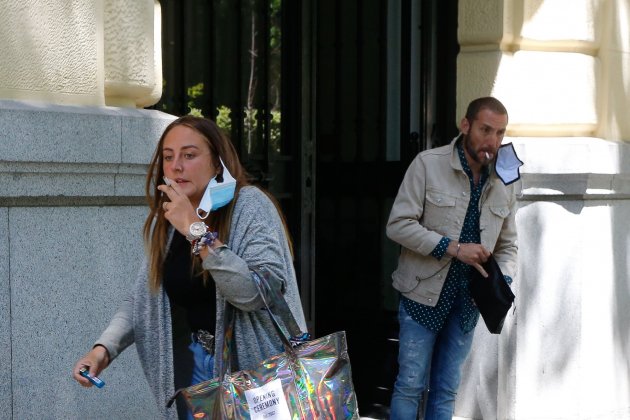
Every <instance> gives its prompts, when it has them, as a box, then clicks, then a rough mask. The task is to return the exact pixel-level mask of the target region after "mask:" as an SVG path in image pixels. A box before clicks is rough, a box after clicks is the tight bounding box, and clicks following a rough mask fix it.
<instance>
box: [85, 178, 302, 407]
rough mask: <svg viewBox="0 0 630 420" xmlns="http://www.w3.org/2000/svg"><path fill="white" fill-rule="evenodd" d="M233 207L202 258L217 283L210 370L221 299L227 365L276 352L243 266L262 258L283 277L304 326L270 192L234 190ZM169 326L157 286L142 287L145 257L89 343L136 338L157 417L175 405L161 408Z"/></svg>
mask: <svg viewBox="0 0 630 420" xmlns="http://www.w3.org/2000/svg"><path fill="white" fill-rule="evenodd" d="M236 200H237V201H236V203H235V206H234V211H233V214H232V223H231V228H230V236H229V240H228V242H227V246H225V247H221V248H219V249H217V250H216V251H215V252H211V253H210V254H209V255H208V257H206V259H205V260H204V262H203V267H204V269H206V270H208V271H209V272H210V273H211V275H212V278H213V279H214V282H215V284H216V289H217V297H216V299H217V300H216V308H217V309H216V329H215V335H216V337H217V339H216V341H215V354H216V355H217V357H215V360H214V361H215V364H214V375H215V377H216V376H218V375H219V372H220V368H221V366H220V363H221V356H220V355H221V354H222V349H223V319H224V304H225V301H226V300H227V301H228V302H230V303H231V304H232V305H234V306H235V307H237V308H238V309H240V310H238V311H234V312H235V324H234V339H235V342H236V359H237V360H238V363H237V364H236V365H234V364H233V365H232V370H233V371H235V370H244V369H250V368H253V367H254V366H256V365H257V364H258V363H259V362H260V361H262V360H264V359H266V358H268V357H270V356H272V355H274V354H277V353H279V352H280V351H281V349H282V344H281V341H280V340H279V338H278V337H277V335H276V333H275V330H274V329H273V326H272V324H271V322H270V320H269V317H268V315H267V313H266V312H264V311H262V310H261V309H260V308H261V307H263V304H262V300H261V299H260V296H259V295H258V292H257V289H256V286H255V285H254V283H253V280H252V278H251V272H250V271H249V266H257V267H258V266H262V267H264V268H265V269H267V270H269V271H270V272H271V273H273V274H275V276H276V277H277V278H279V279H283V281H284V282H283V283H284V284H272V285H271V286H272V287H278V288H281V289H282V290H283V291H284V297H285V299H286V301H287V303H288V304H289V307H290V308H291V312H292V313H293V315H294V317H295V319H296V321H297V322H298V325H299V326H300V327H301V328H302V330H303V331H306V323H305V320H304V313H303V310H302V304H301V301H300V297H299V291H298V286H297V281H296V277H295V271H294V268H293V259H292V257H291V253H290V251H289V246H288V242H287V238H286V236H285V234H284V228H283V225H282V221H281V219H280V217H279V215H278V212H277V210H276V208H275V206H274V205H273V203H272V202H271V200H269V198H268V197H267V196H266V195H265V193H263V192H262V191H261V190H260V189H258V188H256V187H244V188H242V189H241V190H240V192H239V194H238V196H237V198H236ZM172 338H173V334H172V327H171V313H170V305H169V300H168V298H167V297H166V294H165V292H164V291H163V290H162V289H160V290H159V292H158V293H157V294H153V293H151V292H150V291H149V287H148V275H147V263H146V261H145V262H144V263H143V265H142V268H141V269H140V272H139V274H138V276H137V278H136V282H135V285H134V287H133V289H132V292H131V293H130V295H129V297H128V298H127V299H126V300H124V301H123V304H122V305H121V307H120V308H119V310H118V312H116V314H115V315H114V317H113V318H112V320H111V322H110V324H109V326H108V327H107V328H106V329H105V331H104V332H103V333H102V335H101V337H100V338H99V339H98V340H97V342H96V344H100V345H103V346H105V347H106V348H107V350H108V351H109V354H110V358H111V359H112V360H113V359H115V358H116V357H117V356H118V354H119V353H120V352H121V351H123V350H124V349H125V348H127V347H128V346H129V345H131V344H132V343H134V342H135V344H136V349H137V351H138V356H139V359H140V362H141V364H142V368H143V370H144V373H145V375H146V378H147V381H148V382H149V386H150V388H151V390H152V392H153V395H154V397H155V399H156V402H157V405H158V411H159V413H160V414H161V417H162V418H165V419H176V418H177V411H176V409H175V406H172V407H171V408H170V409H167V408H166V403H167V401H168V399H169V398H170V397H171V396H172V395H173V394H174V392H175V389H174V387H175V386H174V369H173V366H174V364H173V341H172Z"/></svg>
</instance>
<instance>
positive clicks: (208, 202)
mask: <svg viewBox="0 0 630 420" xmlns="http://www.w3.org/2000/svg"><path fill="white" fill-rule="evenodd" d="M214 180H215V178H212V179H211V180H210V182H208V186H207V187H206V190H205V191H204V193H203V197H201V202H200V203H199V207H197V217H199V218H200V219H201V220H205V219H206V218H207V217H208V216H209V215H210V209H211V208H212V197H211V196H210V185H212V183H213V182H214Z"/></svg>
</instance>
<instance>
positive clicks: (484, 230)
mask: <svg viewBox="0 0 630 420" xmlns="http://www.w3.org/2000/svg"><path fill="white" fill-rule="evenodd" d="M509 215H510V209H509V207H508V206H507V205H494V204H492V205H489V206H488V207H485V208H483V209H482V212H481V218H480V226H479V227H480V228H481V243H482V244H484V245H485V246H488V247H490V248H489V249H491V250H492V249H493V248H494V245H495V244H496V242H497V238H498V237H499V233H500V232H501V229H502V227H503V222H504V221H505V219H506V218H507V217H508V216H509Z"/></svg>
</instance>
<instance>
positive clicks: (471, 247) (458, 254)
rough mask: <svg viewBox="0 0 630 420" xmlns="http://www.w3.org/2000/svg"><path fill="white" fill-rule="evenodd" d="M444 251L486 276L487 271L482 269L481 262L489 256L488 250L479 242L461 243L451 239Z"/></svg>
mask: <svg viewBox="0 0 630 420" xmlns="http://www.w3.org/2000/svg"><path fill="white" fill-rule="evenodd" d="M446 253H447V254H448V255H450V256H451V257H453V258H456V259H458V260H459V261H461V262H463V263H464V264H468V265H472V266H473V267H475V269H476V270H477V271H479V272H480V273H481V275H482V276H484V277H488V273H486V270H484V269H483V267H482V266H481V264H483V263H485V262H486V261H488V257H490V251H488V250H487V249H486V248H484V246H483V245H481V244H462V243H459V242H456V241H451V243H449V244H448V248H447V249H446Z"/></svg>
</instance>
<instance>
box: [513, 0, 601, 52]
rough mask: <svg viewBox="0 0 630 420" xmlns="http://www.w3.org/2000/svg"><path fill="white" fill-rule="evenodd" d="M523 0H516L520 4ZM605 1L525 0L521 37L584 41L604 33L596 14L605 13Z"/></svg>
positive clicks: (541, 39) (590, 40) (551, 40)
mask: <svg viewBox="0 0 630 420" xmlns="http://www.w3.org/2000/svg"><path fill="white" fill-rule="evenodd" d="M518 3H520V2H518V1H517V2H516V4H518ZM606 3H608V2H606V1H604V0H523V1H522V7H523V10H522V16H523V21H522V30H521V33H520V36H521V37H522V38H526V39H531V40H537V41H550V42H554V43H555V42H557V41H560V42H562V41H563V40H564V41H571V42H575V41H584V42H592V43H595V42H597V41H598V39H597V38H598V34H600V36H601V32H600V30H601V24H602V23H604V22H599V21H597V17H598V16H601V15H602V14H604V11H605V6H606Z"/></svg>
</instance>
